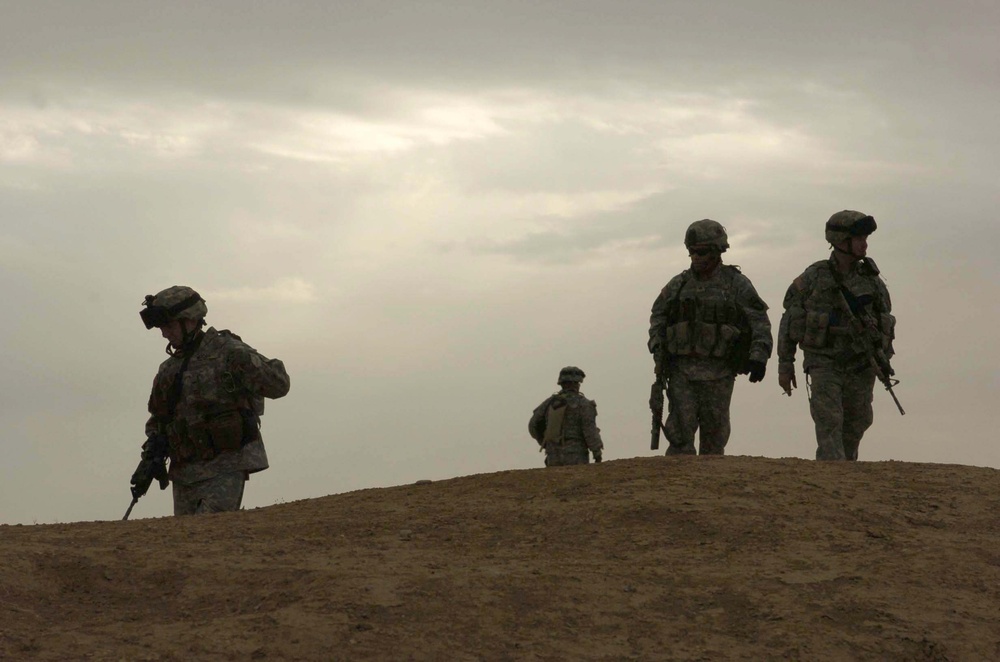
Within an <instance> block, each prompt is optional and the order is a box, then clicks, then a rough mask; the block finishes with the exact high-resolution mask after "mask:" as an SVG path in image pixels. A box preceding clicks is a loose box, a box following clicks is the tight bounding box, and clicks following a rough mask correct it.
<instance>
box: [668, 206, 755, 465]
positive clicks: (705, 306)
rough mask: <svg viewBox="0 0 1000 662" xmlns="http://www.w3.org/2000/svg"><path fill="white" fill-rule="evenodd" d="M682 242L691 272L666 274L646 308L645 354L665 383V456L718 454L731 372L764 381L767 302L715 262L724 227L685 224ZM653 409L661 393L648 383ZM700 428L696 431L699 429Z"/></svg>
mask: <svg viewBox="0 0 1000 662" xmlns="http://www.w3.org/2000/svg"><path fill="white" fill-rule="evenodd" d="M684 245H685V246H686V247H687V249H688V252H689V254H690V257H691V268H690V269H687V270H685V271H683V272H681V273H680V274H678V275H677V276H674V277H673V278H672V279H671V280H670V282H669V283H667V285H666V287H664V288H663V290H662V291H661V292H660V295H659V296H658V297H657V298H656V301H655V302H654V303H653V309H652V314H651V315H650V318H649V343H648V347H649V351H650V352H651V353H652V354H653V361H654V370H655V371H656V374H657V383H658V384H661V385H662V384H664V383H665V384H666V391H667V404H668V408H669V413H668V415H667V421H666V424H665V425H664V432H665V433H666V437H667V441H668V442H669V444H670V445H669V446H668V447H667V455H679V454H685V455H694V454H695V443H694V441H695V433H696V432H698V433H699V434H698V440H699V448H698V452H700V453H701V454H702V455H723V454H725V450H726V443H727V442H728V441H729V433H730V423H729V405H730V402H731V400H732V397H733V385H734V384H735V382H736V375H737V374H749V375H750V381H751V382H754V383H756V382H759V381H761V380H762V379H763V378H764V372H765V370H766V367H767V360H768V359H769V358H770V356H771V346H772V340H771V322H770V321H769V320H768V317H767V304H765V303H764V301H763V300H762V299H761V298H760V296H758V295H757V291H756V290H755V289H754V287H753V284H752V283H751V282H750V279H749V278H747V277H746V276H744V275H743V274H742V273H741V272H740V269H739V267H736V266H731V265H727V264H723V263H722V253H724V252H725V251H726V250H727V249H728V248H729V238H728V236H727V235H726V229H725V228H724V227H723V226H722V225H721V224H719V223H717V222H716V221H713V220H711V219H703V220H700V221H696V222H694V223H692V224H691V225H690V227H688V229H687V232H686V233H685V235H684ZM653 398H657V399H658V401H657V402H653V401H651V402H650V406H651V407H653V408H654V411H659V410H661V409H662V406H663V393H662V390H660V388H658V387H655V386H654V394H653ZM699 430H700V432H699Z"/></svg>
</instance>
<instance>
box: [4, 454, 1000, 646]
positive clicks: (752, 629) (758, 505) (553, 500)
mask: <svg viewBox="0 0 1000 662" xmlns="http://www.w3.org/2000/svg"><path fill="white" fill-rule="evenodd" d="M251 488H252V484H251ZM146 498H167V495H166V494H163V493H159V492H158V491H157V492H156V493H155V495H154V494H152V493H151V494H150V495H148V496H147V497H146ZM123 505H125V504H123ZM141 507H142V503H141V502H140V504H139V506H138V507H137V510H140V509H141ZM137 514H138V513H137ZM0 561H2V567H0V659H3V660H82V659H92V660H193V659H199V660H201V659H205V660H631V659H635V660H772V659H790V660H880V661H882V660H997V659H1000V472H997V471H996V470H993V469H983V468H974V467H964V466H954V465H930V464H911V463H903V462H889V463H864V462H862V463H857V464H847V463H816V462H811V461H805V460H796V459H784V460H775V459H764V458H751V457H724V458H712V457H685V458H641V459H633V460H622V461H615V462H607V463H604V464H601V465H590V466H582V467H565V468H559V469H537V470H529V471H509V472H503V473H497V474H485V475H478V476H467V477H463V478H456V479H453V480H447V481H439V482H434V483H427V484H417V485H409V486H401V487H394V488H386V489H372V490H363V491H359V492H352V493H348V494H341V495H335V496H330V497H325V498H322V499H313V500H307V501H299V502H294V503H287V504H281V505H277V506H271V507H268V508H261V509H256V510H251V511H243V512H239V513H226V514H220V515H211V516H204V517H191V518H181V519H175V518H162V519H146V520H138V521H129V522H121V521H112V522H84V523H76V524H60V525H37V526H0Z"/></svg>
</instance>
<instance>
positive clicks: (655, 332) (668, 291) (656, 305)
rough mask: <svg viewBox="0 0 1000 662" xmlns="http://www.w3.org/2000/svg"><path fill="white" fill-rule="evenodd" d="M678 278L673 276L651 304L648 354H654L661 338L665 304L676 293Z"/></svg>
mask: <svg viewBox="0 0 1000 662" xmlns="http://www.w3.org/2000/svg"><path fill="white" fill-rule="evenodd" d="M679 283H680V276H675V277H674V278H672V279H671V280H670V282H669V283H667V284H666V286H665V287H664V288H663V289H662V290H660V295H659V296H658V297H656V301H654V302H653V308H652V310H651V311H650V315H649V341H648V342H647V343H646V346H647V347H648V348H649V351H650V353H652V354H655V353H656V347H657V345H658V344H659V342H660V338H661V337H662V336H663V328H664V327H665V326H666V325H667V304H668V303H670V301H671V299H673V298H674V296H675V295H676V293H677V288H678V287H679V286H680V285H679Z"/></svg>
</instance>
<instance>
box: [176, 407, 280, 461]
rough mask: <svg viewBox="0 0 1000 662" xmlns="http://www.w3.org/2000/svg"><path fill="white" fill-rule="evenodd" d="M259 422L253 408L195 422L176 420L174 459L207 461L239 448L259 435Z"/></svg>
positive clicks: (223, 413)
mask: <svg viewBox="0 0 1000 662" xmlns="http://www.w3.org/2000/svg"><path fill="white" fill-rule="evenodd" d="M258 421H259V419H258V417H257V416H256V414H254V412H253V411H251V410H244V409H230V410H227V411H223V412H219V413H216V414H212V415H209V416H207V417H206V418H205V420H204V421H203V422H202V423H199V424H196V425H188V424H187V423H185V422H183V421H174V422H173V424H172V427H173V434H172V435H171V441H172V443H171V444H170V451H171V452H170V456H171V461H173V462H208V461H209V460H213V459H215V458H216V457H217V456H218V455H219V454H220V453H227V452H230V451H237V450H239V449H240V448H242V447H243V446H245V445H246V444H248V443H249V442H251V441H254V440H256V439H259V438H260V431H259V427H258Z"/></svg>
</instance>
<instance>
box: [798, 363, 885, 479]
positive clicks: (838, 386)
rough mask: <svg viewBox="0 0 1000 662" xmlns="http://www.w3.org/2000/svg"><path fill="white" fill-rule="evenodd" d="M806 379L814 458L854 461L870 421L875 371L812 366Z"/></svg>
mask: <svg viewBox="0 0 1000 662" xmlns="http://www.w3.org/2000/svg"><path fill="white" fill-rule="evenodd" d="M807 378H808V379H809V387H810V395H809V413H811V414H812V419H813V423H814V424H815V425H816V459H817V460H857V459H858V446H859V445H860V444H861V437H862V436H864V434H865V430H867V429H868V428H870V427H871V425H872V420H874V416H873V413H872V390H873V389H874V387H875V371H874V370H872V369H868V370H862V371H861V372H852V371H848V370H846V369H844V368H843V367H839V366H814V367H811V368H809V371H808V377H807Z"/></svg>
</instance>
